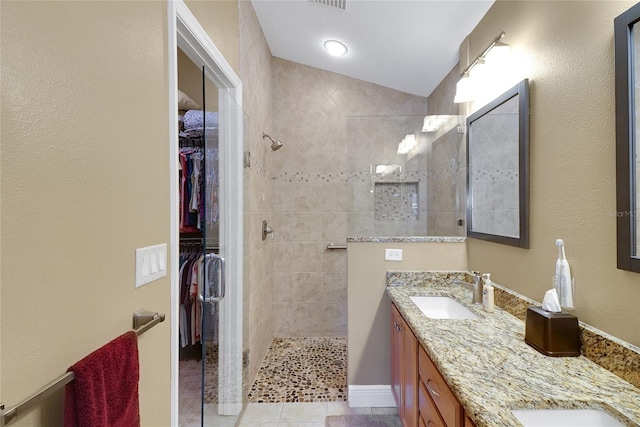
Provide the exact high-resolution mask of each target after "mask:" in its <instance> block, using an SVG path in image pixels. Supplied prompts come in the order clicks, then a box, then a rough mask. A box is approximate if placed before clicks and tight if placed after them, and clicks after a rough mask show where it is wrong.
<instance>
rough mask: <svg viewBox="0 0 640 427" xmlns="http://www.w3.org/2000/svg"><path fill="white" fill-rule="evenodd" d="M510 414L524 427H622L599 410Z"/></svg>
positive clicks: (556, 410)
mask: <svg viewBox="0 0 640 427" xmlns="http://www.w3.org/2000/svg"><path fill="white" fill-rule="evenodd" d="M511 412H512V413H513V415H515V417H516V418H517V419H518V421H520V422H521V423H522V425H523V426H524V427H618V426H623V427H624V424H622V423H621V422H620V421H618V420H616V419H615V418H613V417H612V416H611V415H609V414H607V413H606V412H605V411H602V410H599V409H514V410H512V411H511Z"/></svg>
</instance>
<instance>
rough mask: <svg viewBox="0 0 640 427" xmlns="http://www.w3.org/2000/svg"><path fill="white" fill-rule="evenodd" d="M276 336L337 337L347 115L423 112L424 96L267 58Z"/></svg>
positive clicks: (342, 318) (342, 312)
mask: <svg viewBox="0 0 640 427" xmlns="http://www.w3.org/2000/svg"><path fill="white" fill-rule="evenodd" d="M272 72H273V123H274V127H273V135H272V136H273V137H275V138H278V139H281V140H282V142H284V144H285V145H284V147H283V148H282V149H281V150H279V151H277V152H275V153H272V154H271V156H272V159H273V166H274V168H273V169H272V175H271V177H272V184H273V187H272V188H273V211H274V212H273V225H274V228H275V230H276V233H275V239H274V244H273V279H274V284H273V313H274V328H275V330H274V333H275V335H276V336H344V335H346V333H347V304H346V294H347V287H346V284H347V278H346V253H345V251H344V250H337V251H329V250H327V249H326V247H327V244H328V243H330V242H334V243H340V244H345V242H346V238H347V221H348V212H349V204H350V203H352V200H351V197H350V196H349V195H348V183H347V170H348V164H347V144H351V143H352V142H351V141H347V117H348V116H375V115H380V116H385V115H386V116H398V115H423V114H424V113H425V111H426V107H427V106H426V98H422V97H418V96H412V95H408V94H406V93H402V92H398V91H395V90H392V89H387V88H383V87H380V86H377V85H374V84H371V83H366V82H362V81H358V80H354V79H351V78H348V77H345V76H341V75H338V74H334V73H330V72H326V71H321V70H318V69H315V68H312V67H308V66H305V65H301V64H296V63H293V62H289V61H285V60H283V59H279V58H273V61H272Z"/></svg>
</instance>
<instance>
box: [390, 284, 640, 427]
mask: <svg viewBox="0 0 640 427" xmlns="http://www.w3.org/2000/svg"><path fill="white" fill-rule="evenodd" d="M403 274H404V275H403ZM470 277H471V276H470V275H468V274H467V273H465V272H450V273H449V272H447V273H443V272H430V273H428V274H423V275H420V274H416V272H406V273H405V272H397V273H396V274H394V273H393V272H390V273H388V280H387V282H388V285H389V286H388V287H387V294H388V295H389V297H390V299H391V302H392V321H391V328H392V366H393V368H392V383H393V384H392V388H393V393H394V397H395V398H396V401H397V403H398V412H399V414H400V416H401V418H402V419H403V422H404V425H405V426H406V427H413V426H431V427H439V426H446V427H471V426H476V427H499V426H520V425H524V426H525V427H526V426H568V427H570V426H581V427H583V426H587V425H588V426H593V427H597V426H638V425H640V388H638V387H636V386H634V385H632V384H630V383H629V382H627V381H625V380H623V379H621V378H620V377H618V376H616V375H614V374H613V373H611V372H610V371H608V370H606V369H604V368H603V367H601V366H599V365H598V364H596V363H594V362H592V361H591V360H589V359H587V358H586V357H584V356H580V357H549V356H545V355H543V354H541V353H539V352H538V351H537V350H535V349H533V348H532V347H530V346H529V345H527V344H526V343H525V341H524V335H525V323H524V322H523V321H522V320H521V319H519V318H517V317H515V316H514V315H512V314H510V313H509V312H508V311H506V310H504V308H507V307H504V303H502V305H503V307H501V306H500V305H501V304H497V305H496V308H495V310H494V312H493V313H488V312H485V311H483V310H482V305H481V304H472V292H471V291H470V290H468V289H467V288H466V287H464V286H461V285H460V284H459V283H458V284H456V281H467V282H468V281H470ZM497 286H498V287H499V288H500V289H501V290H504V288H501V287H500V286H499V285H497Z"/></svg>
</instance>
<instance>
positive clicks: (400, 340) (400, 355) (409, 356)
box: [391, 305, 418, 427]
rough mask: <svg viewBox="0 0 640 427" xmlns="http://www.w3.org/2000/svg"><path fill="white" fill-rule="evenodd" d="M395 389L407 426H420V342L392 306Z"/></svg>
mask: <svg viewBox="0 0 640 427" xmlns="http://www.w3.org/2000/svg"><path fill="white" fill-rule="evenodd" d="M391 307H392V310H391V382H392V385H391V388H392V391H393V397H394V398H395V399H396V404H397V405H398V415H400V418H401V419H402V423H403V424H404V426H405V427H415V426H417V425H418V390H417V388H418V340H417V339H416V337H415V335H413V332H412V331H411V329H409V326H408V325H407V323H406V322H405V321H404V319H403V318H402V315H400V313H399V312H398V310H397V309H396V307H395V306H394V305H391Z"/></svg>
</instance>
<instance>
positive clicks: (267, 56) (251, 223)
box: [240, 1, 279, 386]
mask: <svg viewBox="0 0 640 427" xmlns="http://www.w3.org/2000/svg"><path fill="white" fill-rule="evenodd" d="M240 46H241V49H240V69H241V72H242V87H243V90H242V96H243V107H244V110H245V112H246V113H247V115H248V124H249V127H248V130H249V136H248V138H245V143H247V142H248V146H246V147H245V150H249V151H250V152H251V167H250V168H249V169H245V179H246V180H247V182H245V191H246V194H245V203H247V204H248V207H249V213H248V216H247V218H246V221H247V225H246V226H245V230H247V231H248V234H247V236H245V238H248V246H249V247H250V250H249V251H247V252H246V253H245V274H246V272H248V273H249V274H246V276H245V282H246V283H245V293H244V300H245V301H244V309H245V316H244V318H245V319H246V320H248V321H247V323H246V325H245V335H247V336H248V346H249V373H248V377H249V379H250V381H253V379H254V377H255V375H256V373H257V371H258V369H259V367H260V363H261V362H262V359H263V357H264V354H265V353H266V351H267V349H268V348H269V345H270V344H271V341H272V339H273V320H272V315H273V314H272V313H273V310H272V288H273V275H272V261H271V256H272V255H271V254H272V243H273V241H272V240H271V239H267V240H264V241H263V240H262V228H261V225H262V220H263V219H264V220H267V222H268V223H270V224H272V223H273V217H272V215H271V211H272V208H271V203H272V194H271V183H270V181H269V169H270V167H271V163H272V159H273V156H274V155H275V154H274V153H273V152H272V151H271V149H270V148H269V147H270V144H267V142H266V141H265V140H263V139H262V132H267V133H271V126H272V125H271V123H272V112H271V109H272V107H271V86H272V83H271V51H270V50H269V47H268V45H267V42H266V39H265V38H264V34H263V33H262V28H261V27H260V24H259V22H258V18H257V17H256V14H255V11H254V10H253V6H252V5H251V2H248V1H241V2H240ZM245 129H247V127H246V126H245ZM276 154H277V153H276ZM247 184H248V185H247ZM245 210H246V206H245ZM278 232H279V230H278ZM247 313H249V315H248V316H247ZM250 385H251V383H249V386H250Z"/></svg>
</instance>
